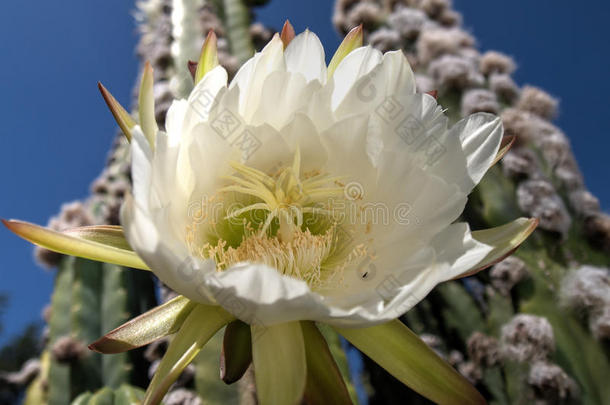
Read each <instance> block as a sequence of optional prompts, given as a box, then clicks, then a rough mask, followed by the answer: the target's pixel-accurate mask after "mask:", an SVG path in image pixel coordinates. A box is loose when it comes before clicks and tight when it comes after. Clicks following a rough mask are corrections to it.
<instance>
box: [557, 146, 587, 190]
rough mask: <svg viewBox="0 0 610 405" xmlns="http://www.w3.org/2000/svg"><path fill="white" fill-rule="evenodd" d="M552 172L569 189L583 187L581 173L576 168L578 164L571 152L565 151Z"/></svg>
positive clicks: (583, 182)
mask: <svg viewBox="0 0 610 405" xmlns="http://www.w3.org/2000/svg"><path fill="white" fill-rule="evenodd" d="M554 174H555V177H557V179H559V181H560V182H561V184H562V185H563V186H564V187H565V188H566V189H568V190H569V191H573V190H579V189H582V188H584V187H585V181H584V178H583V176H582V173H581V172H580V170H579V169H578V164H577V163H576V160H575V159H574V156H573V155H572V154H571V153H566V155H565V156H564V157H563V159H562V160H561V161H560V162H559V163H558V164H557V166H556V167H555V170H554Z"/></svg>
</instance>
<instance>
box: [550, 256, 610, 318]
mask: <svg viewBox="0 0 610 405" xmlns="http://www.w3.org/2000/svg"><path fill="white" fill-rule="evenodd" d="M561 299H562V301H563V302H564V303H565V304H567V305H570V306H574V307H580V308H587V309H595V308H598V309H601V308H603V307H604V306H605V305H609V304H610V273H609V271H608V269H603V268H599V267H593V266H582V267H580V268H579V269H577V270H573V271H571V272H570V273H568V275H567V276H566V277H565V278H564V279H563V281H562V283H561Z"/></svg>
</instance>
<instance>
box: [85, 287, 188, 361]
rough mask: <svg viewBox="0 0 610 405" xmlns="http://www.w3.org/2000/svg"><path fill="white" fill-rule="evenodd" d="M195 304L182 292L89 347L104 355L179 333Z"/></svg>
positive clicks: (120, 351)
mask: <svg viewBox="0 0 610 405" xmlns="http://www.w3.org/2000/svg"><path fill="white" fill-rule="evenodd" d="M195 305H196V304H195V303H193V302H192V301H190V300H189V299H188V298H185V297H183V296H181V295H180V296H178V297H176V298H174V299H172V300H170V301H168V302H166V303H165V304H163V305H159V306H158V307H156V308H153V309H151V310H150V311H148V312H145V313H143V314H142V315H140V316H138V317H137V318H134V319H132V320H130V321H129V322H127V323H125V324H123V325H121V326H119V327H118V328H116V329H114V330H113V331H111V332H108V333H107V334H106V335H104V336H103V337H101V338H100V339H98V340H97V341H95V342H94V343H92V344H90V345H89V349H91V350H94V351H96V352H100V353H105V354H111V353H122V352H125V351H127V350H131V349H135V348H137V347H141V346H144V345H147V344H149V343H151V342H154V341H155V340H158V339H161V338H162V337H165V336H167V335H171V334H172V333H176V332H177V331H178V330H179V329H180V327H181V326H182V324H183V323H184V321H185V319H186V318H187V316H188V315H189V314H190V313H191V311H192V310H193V308H194V307H195Z"/></svg>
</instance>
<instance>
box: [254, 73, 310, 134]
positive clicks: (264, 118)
mask: <svg viewBox="0 0 610 405" xmlns="http://www.w3.org/2000/svg"><path fill="white" fill-rule="evenodd" d="M319 88H320V84H319V83H318V82H317V81H312V82H310V83H309V84H308V83H307V82H306V80H305V78H304V77H303V76H302V75H300V74H295V73H290V72H283V71H276V72H273V73H271V74H270V75H269V76H268V77H267V79H266V80H265V83H264V84H263V87H262V89H261V100H262V102H261V103H260V104H259V106H258V108H257V110H256V111H252V114H251V116H245V117H244V120H245V122H246V123H248V124H250V125H262V124H268V125H271V126H272V127H274V128H276V129H280V128H282V127H283V126H284V125H286V124H287V123H289V122H290V120H291V119H292V118H293V117H294V114H295V113H297V112H299V111H304V110H305V109H306V108H307V107H308V105H309V104H310V102H311V98H312V96H313V95H314V92H315V91H316V90H318V89H319Z"/></svg>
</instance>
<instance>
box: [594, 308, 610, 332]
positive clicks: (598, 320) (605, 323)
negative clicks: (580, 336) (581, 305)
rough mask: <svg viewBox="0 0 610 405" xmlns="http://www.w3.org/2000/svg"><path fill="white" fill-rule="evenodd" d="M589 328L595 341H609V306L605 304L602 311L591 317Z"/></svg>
mask: <svg viewBox="0 0 610 405" xmlns="http://www.w3.org/2000/svg"><path fill="white" fill-rule="evenodd" d="M589 328H590V329H591V332H592V333H593V336H595V338H596V339H610V304H609V303H606V306H605V307H604V309H603V310H602V311H601V312H599V313H596V314H593V315H592V316H591V319H590V321H589Z"/></svg>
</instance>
